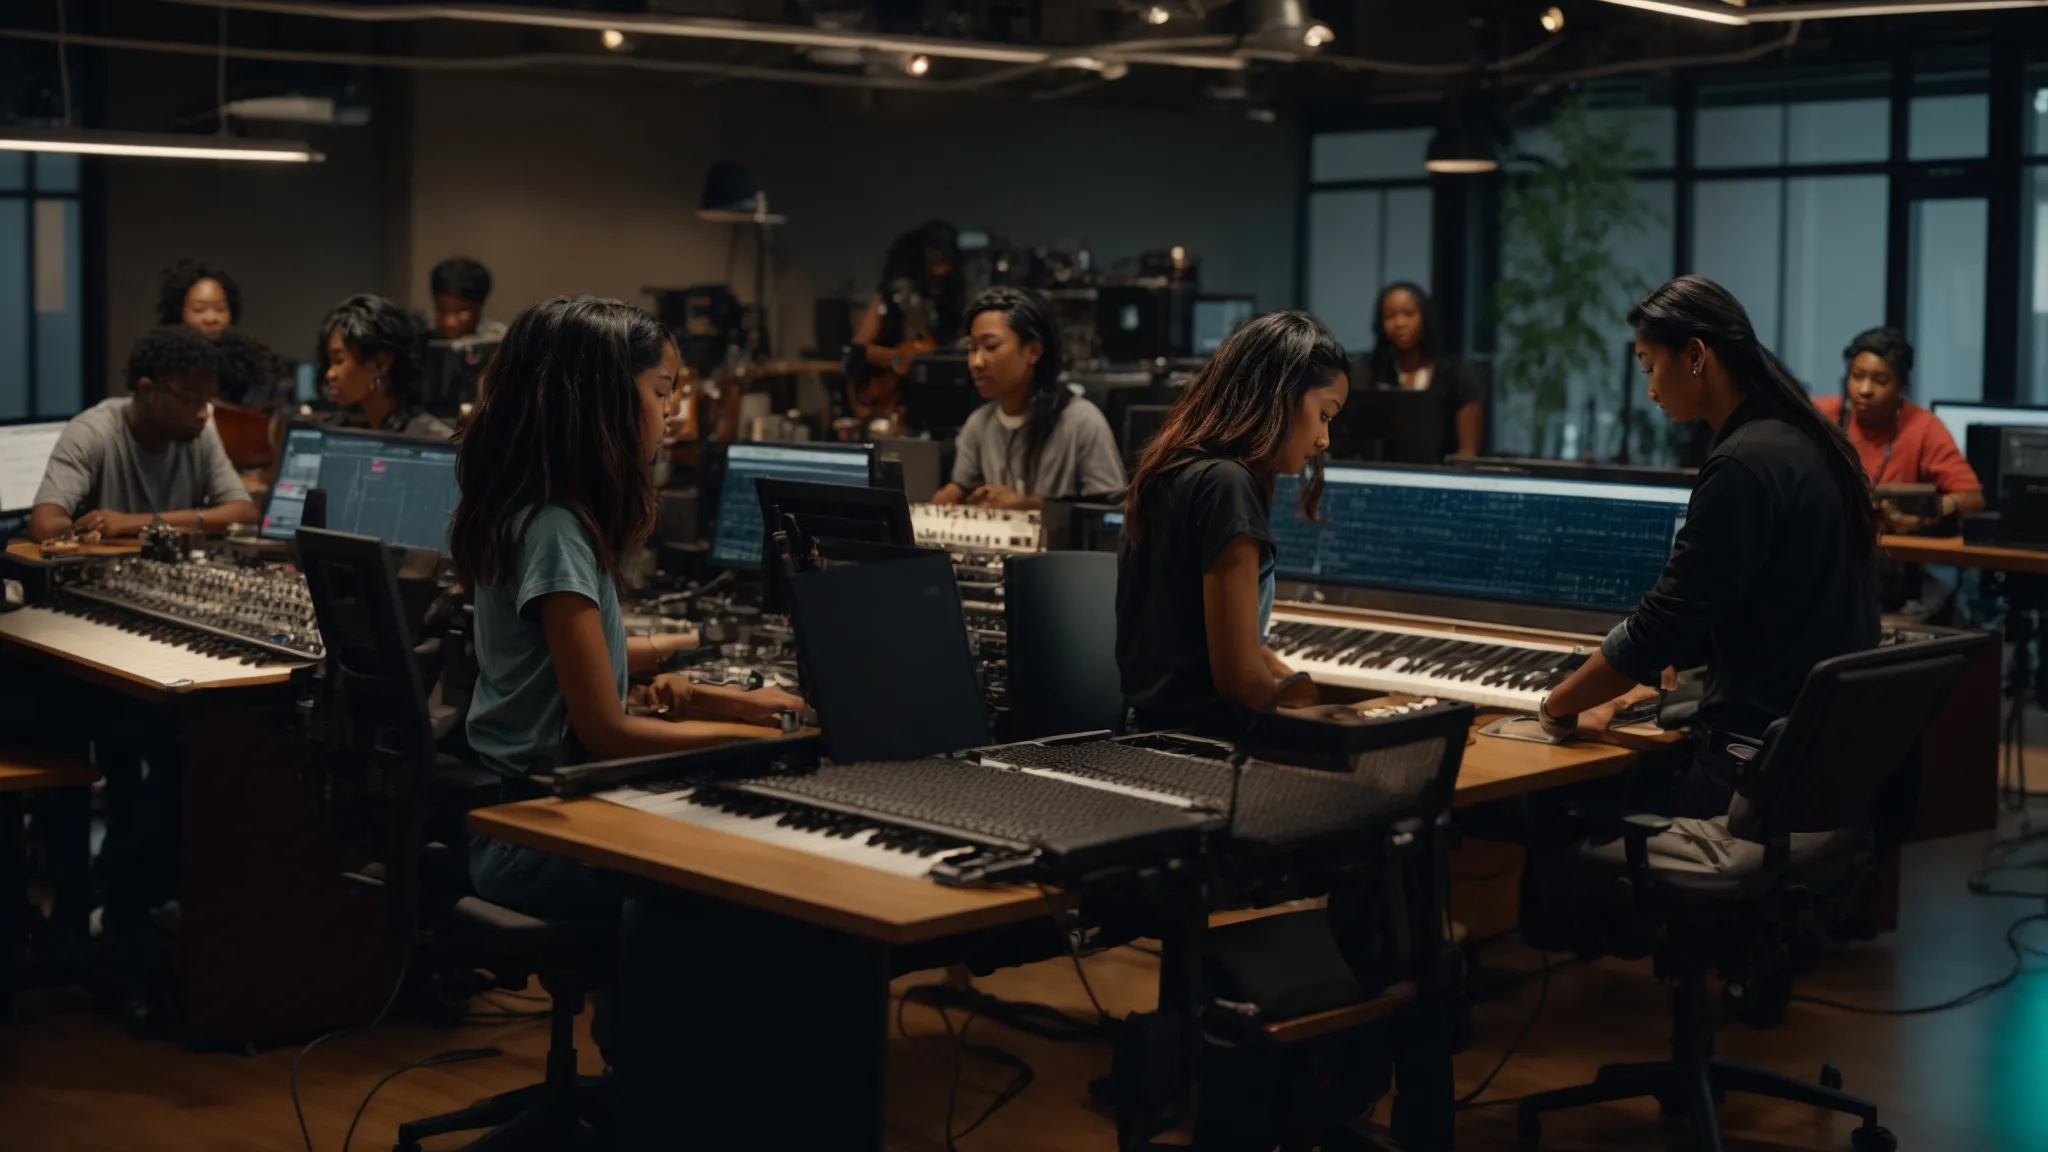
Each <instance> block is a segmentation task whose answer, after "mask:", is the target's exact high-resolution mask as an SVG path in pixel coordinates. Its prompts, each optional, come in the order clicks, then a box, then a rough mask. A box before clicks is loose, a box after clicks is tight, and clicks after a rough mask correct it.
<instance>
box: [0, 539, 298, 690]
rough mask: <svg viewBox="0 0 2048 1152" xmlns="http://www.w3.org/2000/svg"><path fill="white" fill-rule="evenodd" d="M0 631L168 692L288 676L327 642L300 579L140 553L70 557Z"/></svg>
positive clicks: (269, 569)
mask: <svg viewBox="0 0 2048 1152" xmlns="http://www.w3.org/2000/svg"><path fill="white" fill-rule="evenodd" d="M0 636H6V637H8V638H10V639H12V640H14V641H17V642H19V643H21V644H24V645H27V646H29V647H32V648H39V649H42V650H45V651H48V652H50V653H52V654H54V655H59V656H65V657H70V658H75V659H80V660H83V661H85V662H87V663H90V664H94V665H98V666H100V667H103V668H106V669H108V670H110V671H113V672H115V673H117V674H120V675H123V676H126V677H129V678H131V679H136V680H141V681H144V682H149V683H154V684H156V685H157V686H159V687H162V688H164V689H167V690H184V689H190V688H204V687H214V686H223V685H229V684H236V683H247V682H251V681H255V680H261V679H266V678H271V677H273V676H275V675H276V674H282V673H289V672H290V671H291V670H293V669H295V668H300V667H304V666H306V665H308V664H312V663H315V662H317V661H319V660H320V659H321V657H322V656H323V654H324V653H325V651H326V649H325V647H324V646H323V645H322V643H321V640H320V630H319V627H318V625H317V623H316V622H315V620H314V616H313V602H312V598H311V596H310V595H309V594H308V593H307V590H306V581H305V578H304V577H302V576H300V575H299V574H297V573H296V572H292V571H289V570H287V569H283V568H280V567H274V566H262V567H250V566H245V565H241V564H237V563H234V562H232V561H230V560H224V559H218V558H213V557H201V558H197V559H192V560H189V561H184V562H176V563H167V562H164V561H159V560H153V559H145V558H142V557H137V556H119V557H106V558H93V559H88V560H84V561H80V562H76V563H74V564H67V565H66V566H65V568H64V569H62V570H61V575H60V576H59V578H58V579H57V580H56V581H55V584H54V594H53V595H52V596H50V597H49V598H47V599H45V600H43V601H42V602H40V603H36V604H31V605H28V606H26V607H24V608H22V609H21V610H19V611H16V612H10V613H7V614H6V615H4V616H0Z"/></svg>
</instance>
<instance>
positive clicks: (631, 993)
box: [469, 837, 700, 1150]
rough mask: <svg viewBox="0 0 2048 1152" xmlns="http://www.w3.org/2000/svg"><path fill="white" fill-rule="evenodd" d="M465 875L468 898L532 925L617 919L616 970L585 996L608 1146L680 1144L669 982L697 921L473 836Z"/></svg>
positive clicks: (675, 986)
mask: <svg viewBox="0 0 2048 1152" xmlns="http://www.w3.org/2000/svg"><path fill="white" fill-rule="evenodd" d="M469 877H470V882H471V883H472V884H473V885H475V887H476V891H477V895H479V896H481V897H483V898H484V899H486V900H488V901H490V902H491V903H493V904H498V905H502V906H503V907H506V908H510V909H512V910H514V911H517V912H524V913H526V914H527V915H529V916H534V917H538V918H540V919H543V920H545V919H551V918H552V919H589V920H599V919H610V918H616V919H617V920H618V921H619V967H618V971H617V972H615V973H599V974H597V983H599V984H600V985H605V984H608V985H609V987H599V988H595V989H593V990H592V992H591V997H590V999H591V1017H590V1037H591V1041H592V1042H593V1043H595V1044H596V1045H597V1048H598V1051H599V1052H600V1053H602V1054H603V1055H604V1058H605V1063H607V1064H609V1065H610V1066H611V1068H612V1089H613V1097H612V1112H613V1117H614V1120H615V1123H616V1125H617V1142H616V1146H617V1147H619V1148H622V1149H625V1148H631V1149H635V1150H639V1149H659V1148H675V1147H679V1146H681V1144H682V1142H683V1139H684V1133H683V1130H682V1119H683V1118H682V1117H681V1116H680V1115H679V1114H678V1112H677V1109H676V1107H675V1101H676V1098H677V1097H678V1095H679V1094H678V1093H677V1091H676V1087H677V1085H679V1084H681V1083H683V1077H684V1076H685V1075H687V1074H688V1068H687V1065H686V1064H685V1063H684V1061H683V1059H682V1056H683V1054H684V1053H685V1052H686V1051H687V1043H688V1040H687V1038H688V1037H689V1035H690V1021H689V1005H688V1003H687V1001H686V1000H685V998H684V996H683V990H684V987H685V985H684V983H683V982H682V981H680V980H679V979H678V978H677V977H678V973H679V971H680V970H681V969H682V968H683V967H684V966H685V964H686V963H687V961H686V959H685V957H686V950H687V948H688V946H689V944H690V943H691V941H692V940H693V938H695V936H696V933H694V932H693V931H692V927H693V925H695V924H696V923H697V922H698V921H699V919H700V917H699V914H698V911H697V910H696V909H695V908H694V907H693V905H692V903H691V901H690V899H689V898H687V897H683V896H681V895H675V896H670V895H666V894H662V895H650V896H641V895H631V896H629V895H626V894H625V893H624V892H623V891H621V888H620V886H619V884H618V882H617V881H616V879H615V878H614V877H612V876H611V875H610V874H609V873H605V872H601V871H599V870H597V869H595V868H592V867H590V866H588V865H586V864H582V863H579V862H577V861H575V860H570V859H568V858H566V857H562V856H556V855H553V854H551V853H547V852H541V851H538V850H536V849H532V848H522V847H520V846H518V845H516V844H507V843H505V842H504V841H502V840H492V839H488V838H484V837H475V838H472V839H471V840H470V845H469Z"/></svg>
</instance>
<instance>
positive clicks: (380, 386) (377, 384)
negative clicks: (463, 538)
mask: <svg viewBox="0 0 2048 1152" xmlns="http://www.w3.org/2000/svg"><path fill="white" fill-rule="evenodd" d="M1692 374H1693V375H1695V376H1697V375H1699V374H1700V370H1699V369H1697V368H1695V369H1693V370H1692ZM370 387H371V388H374V389H376V390H377V391H379V392H382V391H383V390H384V378H383V377H382V376H379V377H377V378H376V379H375V380H372V381H370Z"/></svg>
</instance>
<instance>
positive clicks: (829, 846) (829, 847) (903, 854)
mask: <svg viewBox="0 0 2048 1152" xmlns="http://www.w3.org/2000/svg"><path fill="white" fill-rule="evenodd" d="M693 792H694V789H689V788H683V789H678V790H676V791H673V792H647V791H643V790H641V789H638V788H618V789H614V790H612V791H609V792H598V793H595V794H594V795H595V796H596V797H597V799H599V800H608V801H610V802H611V803H614V804H623V805H625V806H626V807H628V808H637V809H639V810H640V811H642V812H647V813H651V814H653V815H656V816H661V817H664V818H666V819H669V820H677V821H681V822H682V823H684V824H690V825H694V826H695V827H698V828H709V829H711V830H712V831H714V832H725V833H728V834H730V835H734V836H744V837H746V838H747V839H749V840H755V841H759V842H760V843H763V844H773V845H776V846H777V847H780V848H792V849H795V850H796V851H798V852H808V853H810V854H811V855H813V856H823V857H825V858H826V859H828V860H837V861H839V862H840V863H842V864H856V865H859V866H861V867H863V868H873V869H875V870H877V871H880V872H888V873H891V874H892V875H896V876H910V877H914V878H922V877H923V876H924V875H925V873H927V872H929V871H931V869H932V865H934V864H937V863H938V862H939V861H941V860H944V859H946V858H947V857H949V856H953V855H957V854H962V853H970V852H972V851H974V849H972V848H957V847H956V848H947V849H942V850H940V851H937V852H919V851H915V850H910V851H905V850H899V849H895V848H881V847H877V846H875V845H873V844H869V843H868V842H867V838H868V835H869V834H868V833H865V832H863V833H858V834H856V835H853V836H833V835H829V834H827V833H825V832H819V831H813V830H809V829H804V828H791V827H787V826H785V825H783V824H782V823H780V821H781V814H780V813H774V814H770V815H763V816H742V815H739V814H738V813H734V812H727V811H725V810H724V809H722V808H711V807H707V806H705V805H703V804H698V803H695V802H694V801H692V800H691V798H690V797H691V795H692V794H693Z"/></svg>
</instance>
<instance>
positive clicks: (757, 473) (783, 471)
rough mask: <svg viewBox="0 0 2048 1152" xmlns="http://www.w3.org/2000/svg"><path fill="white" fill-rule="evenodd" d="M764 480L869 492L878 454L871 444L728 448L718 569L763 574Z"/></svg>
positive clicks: (715, 536)
mask: <svg viewBox="0 0 2048 1152" xmlns="http://www.w3.org/2000/svg"><path fill="white" fill-rule="evenodd" d="M764 479H773V480H807V481H810V482H811V483H814V484H845V485H852V486H855V487H862V488H865V487H868V486H869V485H871V484H872V483H873V482H874V451H873V449H871V448H869V447H868V446H866V445H843V446H842V445H834V444H804V445H797V444H734V445H732V446H731V447H729V448H727V449H726V451H725V479H724V483H723V485H722V486H721V488H720V490H719V494H718V518H717V522H716V525H715V526H714V527H713V529H712V534H711V558H710V563H711V565H712V566H713V567H715V568H728V569H740V570H744V571H757V570H759V569H760V567H761V504H760V497H759V494H758V493H757V492H756V491H755V487H754V486H755V482H756V481H759V480H764Z"/></svg>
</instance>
